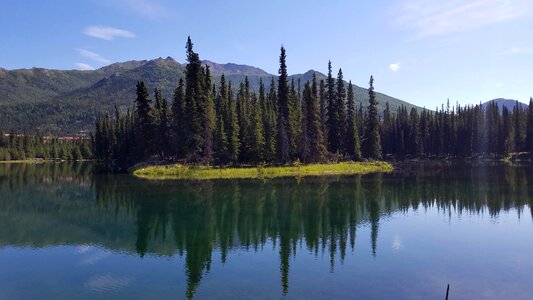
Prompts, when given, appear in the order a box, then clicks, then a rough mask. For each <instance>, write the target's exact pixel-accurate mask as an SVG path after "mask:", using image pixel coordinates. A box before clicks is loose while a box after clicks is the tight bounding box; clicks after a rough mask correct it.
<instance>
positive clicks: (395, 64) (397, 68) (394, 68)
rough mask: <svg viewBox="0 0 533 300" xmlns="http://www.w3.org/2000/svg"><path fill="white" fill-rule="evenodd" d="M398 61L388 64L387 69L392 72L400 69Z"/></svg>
mask: <svg viewBox="0 0 533 300" xmlns="http://www.w3.org/2000/svg"><path fill="white" fill-rule="evenodd" d="M400 65H401V64H400V63H394V64H390V65H389V69H391V71H392V72H397V71H398V70H400Z"/></svg>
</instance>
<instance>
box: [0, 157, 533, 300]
mask: <svg viewBox="0 0 533 300" xmlns="http://www.w3.org/2000/svg"><path fill="white" fill-rule="evenodd" d="M93 171H94V168H93V166H92V165H91V164H66V163H65V164H44V165H27V164H4V165H0V193H1V195H2V196H1V197H0V247H3V246H17V247H47V246H56V245H100V246H102V247H105V248H107V249H111V250H114V251H120V252H128V253H136V254H138V255H139V256H141V257H142V256H145V255H158V256H172V255H176V254H177V255H180V256H183V257H184V258H185V272H186V276H187V280H188V282H187V292H186V293H187V295H186V296H187V297H189V298H191V297H192V296H193V295H194V293H195V290H196V289H197V288H198V286H199V284H200V282H201V280H202V277H203V276H204V275H205V274H206V273H207V272H209V270H210V266H211V261H212V256H213V252H214V251H220V253H221V260H222V262H223V263H230V262H227V257H228V253H229V252H230V251H232V250H237V249H239V251H261V249H262V247H264V246H265V245H267V244H268V245H270V244H272V245H273V246H274V247H275V248H277V250H278V251H279V262H280V273H281V274H280V277H281V279H280V281H281V282H280V284H281V290H282V293H283V294H286V293H288V291H289V270H290V263H291V257H292V256H295V255H297V251H305V250H307V251H309V252H311V253H314V254H315V255H316V256H318V255H319V254H327V255H329V259H330V268H331V271H332V272H333V271H334V270H335V262H336V261H340V262H341V263H342V262H343V261H344V260H345V257H346V253H347V250H351V251H354V250H355V248H356V246H355V245H356V243H355V241H356V235H357V230H358V228H360V227H362V226H365V227H368V228H370V237H369V239H370V243H371V249H372V254H373V255H378V254H379V251H378V250H379V249H377V240H378V234H379V226H380V222H383V220H384V218H386V217H387V216H389V215H391V214H395V213H405V212H407V211H408V210H423V209H426V208H431V207H436V208H437V209H438V210H439V211H441V212H444V213H447V214H449V215H450V217H451V215H452V214H463V213H469V214H482V213H488V214H489V215H490V216H491V217H493V218H497V217H498V214H499V213H500V212H502V211H508V210H510V209H516V210H517V211H518V213H519V216H521V215H523V210H524V208H526V207H529V208H530V209H531V208H532V207H533V199H532V196H533V190H532V188H531V187H529V186H528V182H532V183H533V178H532V176H533V175H532V174H533V173H532V172H531V169H530V168H526V167H506V166H502V165H492V166H475V167H474V166H471V165H469V166H464V165H461V166H453V165H452V166H447V167H444V168H438V169H434V168H432V169H430V170H428V169H425V168H423V167H421V169H419V170H417V172H416V175H411V174H402V175H399V174H386V175H381V174H374V175H367V176H349V177H327V178H320V177H316V178H304V179H302V180H298V181H296V180H294V179H278V180H269V181H251V180H242V181H202V182H176V181H174V182H172V181H165V182H157V181H154V182H150V181H146V180H140V179H136V178H133V177H131V176H127V175H94V172H93ZM531 215H532V216H533V210H532V211H531ZM363 238H364V239H366V238H367V237H363Z"/></svg>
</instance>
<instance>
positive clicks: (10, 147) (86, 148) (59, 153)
mask: <svg viewBox="0 0 533 300" xmlns="http://www.w3.org/2000/svg"><path fill="white" fill-rule="evenodd" d="M36 158H38V159H44V160H83V159H92V158H93V154H92V143H91V140H89V139H76V140H64V139H59V138H58V137H43V136H41V135H39V134H34V135H27V134H4V133H2V132H0V161H11V160H26V159H36Z"/></svg>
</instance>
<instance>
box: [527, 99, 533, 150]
mask: <svg viewBox="0 0 533 300" xmlns="http://www.w3.org/2000/svg"><path fill="white" fill-rule="evenodd" d="M526 151H528V152H529V154H530V156H531V157H532V158H533V98H529V107H528V110H527V128H526Z"/></svg>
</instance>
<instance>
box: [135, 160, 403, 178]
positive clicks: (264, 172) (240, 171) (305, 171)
mask: <svg viewBox="0 0 533 300" xmlns="http://www.w3.org/2000/svg"><path fill="white" fill-rule="evenodd" d="M392 170H393V167H392V165H391V164H389V163H387V162H382V161H376V162H342V163H332V164H313V165H300V164H295V165H293V166H281V167H264V166H258V167H243V168H229V167H210V166H185V165H180V164H175V165H165V166H150V167H144V168H140V169H137V170H135V171H134V172H133V174H134V175H136V176H139V177H143V178H148V179H192V180H206V179H247V178H259V179H261V178H276V177H304V176H330V175H350V174H366V173H373V172H390V171H392Z"/></svg>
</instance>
